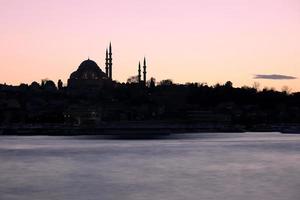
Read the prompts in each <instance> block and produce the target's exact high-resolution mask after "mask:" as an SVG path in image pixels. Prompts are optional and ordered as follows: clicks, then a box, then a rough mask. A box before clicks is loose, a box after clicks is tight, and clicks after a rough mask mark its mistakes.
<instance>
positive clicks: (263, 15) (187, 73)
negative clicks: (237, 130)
mask: <svg viewBox="0 0 300 200" xmlns="http://www.w3.org/2000/svg"><path fill="white" fill-rule="evenodd" d="M0 3H1V4H0V24H1V29H0V33H1V34H0V44H1V45H0V83H4V82H6V83H8V84H19V83H21V82H25V83H30V82H32V81H34V80H36V81H40V80H41V79H43V78H49V79H52V80H54V81H57V80H58V79H62V80H63V81H64V82H66V80H67V79H68V76H69V74H70V73H71V72H72V71H74V70H76V68H77V67H78V66H79V64H80V63H81V62H82V61H83V60H84V59H87V58H88V57H90V58H91V59H93V60H95V61H96V62H97V63H98V65H99V66H100V67H101V68H102V70H104V67H103V65H104V57H105V48H106V47H107V45H108V43H109V41H112V44H113V51H114V52H113V53H114V57H113V58H114V71H113V76H114V78H115V79H117V80H119V81H126V79H127V78H128V77H129V76H131V75H135V74H136V73H137V72H136V71H137V64H138V61H139V60H142V58H143V56H146V57H147V58H148V65H149V67H148V71H149V73H148V74H149V77H150V76H153V77H155V78H156V79H157V80H162V79H166V78H171V79H173V80H174V81H175V82H180V83H185V82H206V83H208V84H210V85H211V84H215V83H224V82H226V81H227V80H231V81H232V82H233V83H234V86H243V85H248V86H252V84H253V82H254V81H258V82H260V84H261V87H264V86H268V87H275V88H277V89H278V90H281V88H282V86H289V87H290V88H293V91H300V79H295V80H254V79H253V75H254V74H283V75H289V76H295V77H299V78H300V1H299V0H184V1H181V0H176V1H175V0H151V1H149V0H147V1H146V0H126V1H125V0H90V1H83V0H51V1H42V0H26V1H25V0H23V1H22V0H0Z"/></svg>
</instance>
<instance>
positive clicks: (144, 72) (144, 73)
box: [143, 57, 147, 85]
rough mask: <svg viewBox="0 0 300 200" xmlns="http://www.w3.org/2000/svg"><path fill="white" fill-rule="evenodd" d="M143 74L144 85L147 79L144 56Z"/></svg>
mask: <svg viewBox="0 0 300 200" xmlns="http://www.w3.org/2000/svg"><path fill="white" fill-rule="evenodd" d="M143 69H144V71H143V75H144V84H145V85H146V81H147V78H146V74H147V64H146V58H145V57H144V66H143Z"/></svg>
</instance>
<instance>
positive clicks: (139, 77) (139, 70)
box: [138, 62, 142, 83]
mask: <svg viewBox="0 0 300 200" xmlns="http://www.w3.org/2000/svg"><path fill="white" fill-rule="evenodd" d="M138 72H139V75H138V79H139V83H141V79H142V75H141V62H139V69H138Z"/></svg>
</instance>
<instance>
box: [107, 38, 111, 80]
mask: <svg viewBox="0 0 300 200" xmlns="http://www.w3.org/2000/svg"><path fill="white" fill-rule="evenodd" d="M108 66H109V78H110V79H111V80H112V47H111V42H110V43H109V52H108Z"/></svg>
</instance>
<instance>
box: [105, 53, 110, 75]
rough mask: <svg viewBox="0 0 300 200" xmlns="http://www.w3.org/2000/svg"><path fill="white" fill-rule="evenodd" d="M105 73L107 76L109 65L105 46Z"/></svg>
mask: <svg viewBox="0 0 300 200" xmlns="http://www.w3.org/2000/svg"><path fill="white" fill-rule="evenodd" d="M105 53H106V54H105V73H106V76H107V77H109V71H108V70H109V66H108V49H107V48H106V52H105Z"/></svg>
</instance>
